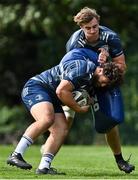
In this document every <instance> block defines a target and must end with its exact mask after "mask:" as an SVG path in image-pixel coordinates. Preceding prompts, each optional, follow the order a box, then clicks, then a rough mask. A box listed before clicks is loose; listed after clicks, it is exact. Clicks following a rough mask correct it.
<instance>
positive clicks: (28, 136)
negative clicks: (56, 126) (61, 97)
mask: <svg viewBox="0 0 138 180" xmlns="http://www.w3.org/2000/svg"><path fill="white" fill-rule="evenodd" d="M31 114H32V116H33V117H34V119H35V120H36V121H35V122H34V123H32V124H31V125H30V126H29V127H28V128H27V129H26V131H25V133H24V135H23V136H22V138H21V140H20V141H19V143H18V145H17V147H16V149H15V150H14V152H13V153H12V154H11V156H10V157H9V158H8V160H7V163H8V164H10V165H13V166H17V167H19V168H22V169H30V168H31V165H29V164H28V163H26V162H25V161H24V160H23V158H22V157H23V154H24V152H25V151H26V149H27V148H28V147H29V146H30V145H31V144H32V143H33V142H34V141H35V139H36V138H37V137H38V136H39V135H40V134H42V133H43V132H45V131H47V130H48V128H49V127H50V126H51V125H52V123H53V122H54V109H53V105H52V104H51V103H49V102H40V103H37V104H35V105H34V106H32V108H31Z"/></svg>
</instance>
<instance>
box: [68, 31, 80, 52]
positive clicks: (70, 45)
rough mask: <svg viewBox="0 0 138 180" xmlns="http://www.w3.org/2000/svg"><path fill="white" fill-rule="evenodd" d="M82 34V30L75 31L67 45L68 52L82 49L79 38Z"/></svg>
mask: <svg viewBox="0 0 138 180" xmlns="http://www.w3.org/2000/svg"><path fill="white" fill-rule="evenodd" d="M81 34H82V31H81V29H79V30H78V31H75V32H74V33H73V34H72V35H71V37H70V38H69V40H68V41H67V43H66V52H69V51H71V50H72V49H74V48H80V47H81V45H79V44H78V41H79V38H80V36H81Z"/></svg>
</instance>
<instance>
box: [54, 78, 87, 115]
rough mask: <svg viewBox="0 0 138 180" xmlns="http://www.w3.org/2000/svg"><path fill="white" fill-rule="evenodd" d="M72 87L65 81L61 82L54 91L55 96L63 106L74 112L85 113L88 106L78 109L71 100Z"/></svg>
mask: <svg viewBox="0 0 138 180" xmlns="http://www.w3.org/2000/svg"><path fill="white" fill-rule="evenodd" d="M72 91H73V85H72V84H71V82H69V81H67V80H62V81H61V82H60V84H59V86H58V87H57V89H56V94H57V96H58V98H59V99H60V100H61V101H62V103H63V104H65V105H67V106H68V107H70V108H71V109H73V110H74V111H76V112H80V113H81V112H82V113H83V112H87V111H88V109H89V106H83V107H80V106H79V105H78V103H77V102H76V101H75V99H74V98H73V94H72Z"/></svg>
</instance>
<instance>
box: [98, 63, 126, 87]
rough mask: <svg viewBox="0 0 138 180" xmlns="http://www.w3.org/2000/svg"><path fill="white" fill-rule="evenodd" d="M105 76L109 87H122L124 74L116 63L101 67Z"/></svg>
mask: <svg viewBox="0 0 138 180" xmlns="http://www.w3.org/2000/svg"><path fill="white" fill-rule="evenodd" d="M101 67H102V68H103V74H104V75H105V76H106V77H108V79H109V85H108V87H115V86H120V85H121V84H122V83H123V77H124V76H123V74H122V71H121V70H120V68H119V67H118V65H117V64H116V63H115V62H108V63H104V64H102V65H101Z"/></svg>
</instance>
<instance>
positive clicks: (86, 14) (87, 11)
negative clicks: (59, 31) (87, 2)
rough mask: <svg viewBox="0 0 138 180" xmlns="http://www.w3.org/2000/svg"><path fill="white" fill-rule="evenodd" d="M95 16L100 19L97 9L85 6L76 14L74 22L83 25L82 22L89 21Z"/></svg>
mask: <svg viewBox="0 0 138 180" xmlns="http://www.w3.org/2000/svg"><path fill="white" fill-rule="evenodd" d="M93 18H96V19H97V20H98V21H99V20H100V16H99V15H98V14H97V12H96V10H95V9H91V8H88V7H84V8H83V9H81V10H80V11H79V12H78V13H77V15H76V16H74V22H76V23H77V25H79V26H81V25H82V24H86V23H89V22H90V21H91V20H92V19H93Z"/></svg>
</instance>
